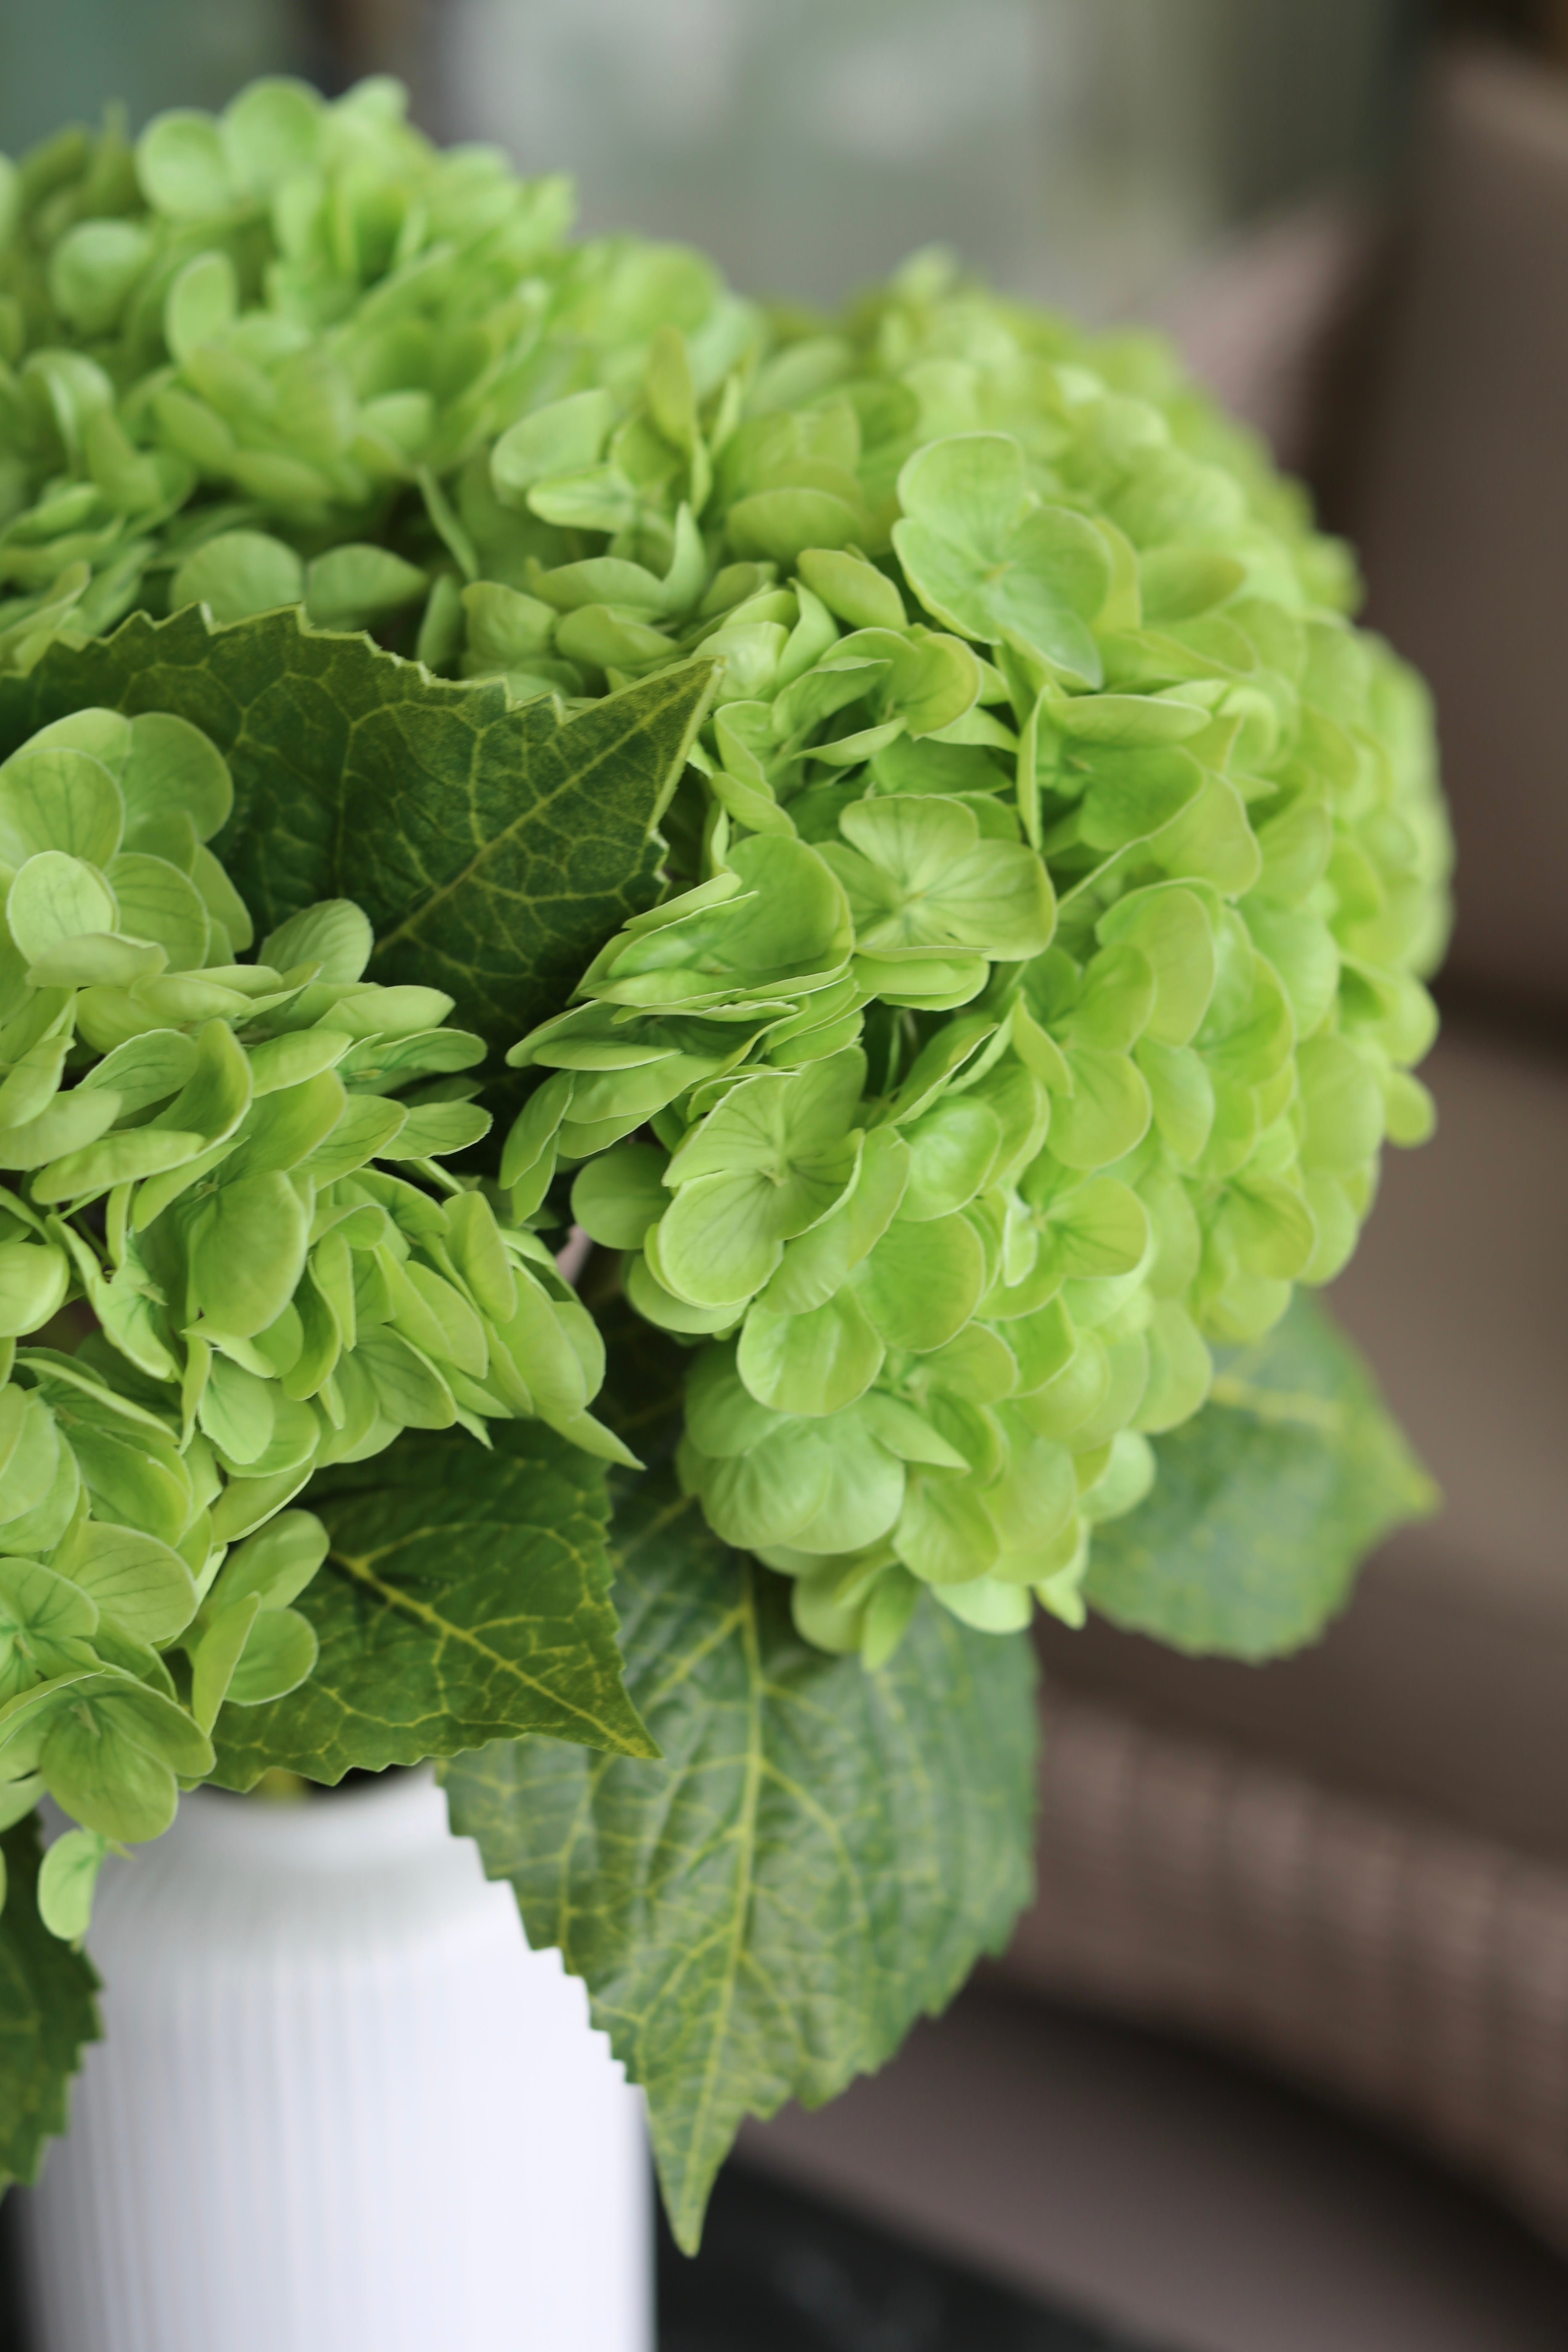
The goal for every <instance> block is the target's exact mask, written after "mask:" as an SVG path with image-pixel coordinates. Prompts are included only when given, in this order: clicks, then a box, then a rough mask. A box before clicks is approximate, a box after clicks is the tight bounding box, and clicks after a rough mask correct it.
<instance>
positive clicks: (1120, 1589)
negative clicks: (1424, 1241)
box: [1085, 1297, 1438, 1659]
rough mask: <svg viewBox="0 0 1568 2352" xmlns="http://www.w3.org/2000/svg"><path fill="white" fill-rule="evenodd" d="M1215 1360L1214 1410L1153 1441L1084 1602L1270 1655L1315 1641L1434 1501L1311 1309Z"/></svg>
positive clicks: (1212, 1648)
mask: <svg viewBox="0 0 1568 2352" xmlns="http://www.w3.org/2000/svg"><path fill="white" fill-rule="evenodd" d="M1215 1361H1216V1367H1217V1370H1216V1376H1215V1385H1214V1391H1213V1395H1212V1398H1211V1401H1210V1402H1209V1403H1208V1404H1206V1405H1205V1408H1204V1410H1203V1411H1202V1412H1200V1413H1199V1414H1198V1415H1197V1416H1196V1418H1195V1419H1194V1420H1193V1421H1190V1422H1187V1423H1185V1424H1184V1426H1183V1427H1182V1428H1180V1429H1176V1430H1173V1431H1172V1432H1171V1433H1170V1434H1169V1436H1166V1437H1160V1438H1156V1439H1155V1440H1154V1451H1155V1453H1156V1454H1158V1456H1159V1465H1160V1467H1159V1475H1158V1477H1157V1478H1156V1480H1155V1482H1154V1486H1153V1490H1152V1493H1151V1495H1150V1496H1149V1498H1148V1500H1147V1502H1145V1503H1142V1504H1141V1505H1140V1507H1139V1508H1138V1509H1137V1510H1136V1511H1133V1512H1132V1513H1131V1514H1130V1516H1129V1517H1127V1518H1125V1519H1114V1520H1112V1521H1111V1522H1110V1524H1109V1525H1108V1526H1106V1527H1103V1528H1099V1529H1098V1530H1097V1531H1096V1534H1095V1538H1094V1553H1093V1558H1092V1559H1091V1561H1090V1565H1089V1580H1088V1583H1087V1585H1086V1587H1085V1591H1086V1592H1087V1595H1088V1598H1089V1601H1090V1603H1091V1604H1092V1606H1093V1607H1094V1608H1096V1609H1098V1610H1100V1612H1101V1613H1102V1614H1103V1615H1105V1616H1107V1617H1109V1618H1110V1619H1112V1620H1113V1621H1114V1622H1115V1623H1117V1624H1118V1625H1123V1626H1126V1627H1128V1628H1130V1629H1132V1630H1135V1631H1136V1632H1138V1633H1152V1634H1153V1635H1154V1636H1155V1638H1156V1639H1157V1640H1159V1641H1162V1642H1168V1643H1172V1644H1173V1647H1175V1648H1176V1649H1179V1650H1186V1651H1189V1652H1191V1653H1194V1654H1198V1653H1217V1654H1220V1655H1223V1656H1226V1657H1233V1658H1253V1659H1257V1658H1271V1657H1277V1656H1279V1654H1281V1652H1283V1651H1286V1650H1293V1649H1297V1648H1299V1647H1300V1644H1301V1643H1304V1642H1310V1641H1312V1640H1314V1639H1315V1638H1316V1636H1317V1635H1318V1634H1319V1633H1321V1632H1322V1629H1323V1627H1324V1625H1325V1624H1326V1623H1327V1622H1328V1621H1329V1619H1330V1618H1331V1617H1332V1616H1333V1615H1334V1614H1335V1613H1336V1612H1337V1611H1339V1610H1340V1609H1341V1608H1342V1606H1343V1605H1344V1602H1345V1601H1346V1600H1347V1599H1348V1598H1349V1595H1350V1590H1351V1585H1352V1580H1353V1579H1354V1576H1355V1572H1356V1570H1357V1568H1358V1567H1359V1566H1360V1564H1361V1562H1362V1560H1363V1559H1364V1558H1365V1557H1366V1554H1367V1553H1368V1552H1369V1551H1370V1550H1371V1549H1372V1548H1373V1545H1374V1544H1376V1543H1378V1542H1379V1541H1380V1540H1381V1539H1382V1538H1383V1537H1384V1536H1385V1535H1387V1534H1388V1533H1389V1531H1390V1530H1391V1529H1392V1528H1395V1527H1398V1526H1399V1525H1401V1523H1402V1522H1403V1521H1405V1520H1406V1519H1417V1518H1423V1517H1426V1516H1427V1515H1428V1514H1429V1513H1430V1512H1432V1511H1434V1510H1435V1509H1436V1507H1437V1502H1438V1496H1437V1492H1436V1487H1435V1486H1433V1484H1432V1481H1431V1480H1430V1478H1428V1477H1427V1475H1426V1472H1425V1471H1424V1470H1423V1468H1422V1467H1421V1465H1420V1463H1419V1462H1418V1461H1417V1460H1416V1458H1415V1454H1413V1452H1412V1451H1411V1448H1410V1446H1409V1444H1407V1442H1406V1440H1405V1436H1404V1434H1403V1433H1402V1432H1401V1431H1400V1429H1399V1427H1398V1426H1397V1424H1396V1423H1394V1420H1393V1419H1392V1417H1391V1416H1390V1414H1389V1412H1388V1410H1387V1408H1386V1406H1385V1405H1384V1402H1383V1400H1382V1398H1381V1397H1380V1396H1379V1394H1378V1392H1377V1389H1376V1387H1375V1385H1374V1383H1373V1379H1372V1375H1371V1374H1370V1372H1369V1371H1368V1370H1367V1368H1366V1366H1365V1365H1364V1364H1363V1361H1362V1360H1361V1358H1360V1356H1359V1355H1358V1354H1357V1353H1356V1351H1355V1349H1353V1348H1352V1346H1351V1344H1350V1342H1349V1341H1348V1340H1347V1339H1344V1338H1343V1337H1342V1334H1341V1333H1340V1332H1339V1331H1338V1330H1336V1328H1334V1326H1333V1324H1332V1323H1331V1321H1330V1320H1329V1318H1328V1317H1327V1316H1326V1315H1325V1314H1324V1312H1323V1310H1322V1309H1321V1307H1317V1306H1314V1305H1313V1304H1312V1302H1311V1301H1310V1299H1309V1298H1304V1297H1298V1298H1297V1300H1296V1302H1295V1304H1294V1305H1293V1306H1292V1307H1291V1308H1290V1311H1289V1314H1288V1315H1287V1316H1286V1318H1285V1319H1284V1321H1283V1322H1282V1323H1280V1324H1279V1326H1278V1328H1276V1329H1275V1330H1273V1331H1271V1332H1269V1333H1268V1337H1267V1338H1266V1339H1259V1340H1258V1341H1256V1342H1255V1343H1254V1344H1253V1345H1252V1346H1250V1347H1247V1348H1237V1349H1222V1350H1220V1351H1218V1353H1217V1354H1216V1359H1215Z"/></svg>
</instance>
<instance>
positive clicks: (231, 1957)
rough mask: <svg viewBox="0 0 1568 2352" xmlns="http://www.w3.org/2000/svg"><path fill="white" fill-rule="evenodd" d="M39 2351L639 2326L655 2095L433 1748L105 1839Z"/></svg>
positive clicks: (26, 2245) (632, 2349)
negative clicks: (542, 1930)
mask: <svg viewBox="0 0 1568 2352" xmlns="http://www.w3.org/2000/svg"><path fill="white" fill-rule="evenodd" d="M89 1948H90V1950H91V1953H92V1958H93V1959H94V1961H95V1963H96V1964H97V1967H98V1969H99V1971H100V1975H101V1976H102V1978H103V1979H104V1985H105V1990H104V1993H103V2016H104V2024H105V2029H106V2039H105V2040H104V2041H103V2042H101V2043H99V2044H97V2045H96V2046H95V2047H93V2048H92V2049H91V2050H89V2053H88V2054H87V2063H86V2066H85V2068H84V2070H83V2074H82V2077H81V2079H80V2081H79V2084H78V2085H77V2089H76V2094H75V2099H74V2103H73V2109H72V2122H71V2129H70V2133H69V2136H68V2137H67V2138H66V2139H65V2140H63V2141H62V2142H60V2143H59V2144H58V2145H57V2146H56V2147H55V2148H54V2149H53V2150H52V2151H51V2153H50V2156H49V2158H48V2162H47V2168H46V2171H45V2176H44V2179H43V2182H42V2184H41V2186H40V2187H39V2188H38V2189H36V2190H35V2191H33V2192H32V2194H31V2195H30V2196H26V2197H24V2198H22V2199H21V2200H19V2201H20V2203H21V2205H22V2208H23V2211H22V2230H21V2246H22V2257H23V2278H24V2284H25V2289H26V2296H27V2301H28V2305H29V2309H30V2314H31V2318H32V2334H33V2344H34V2347H35V2352H651V2346H652V2342H653V2314H652V2293H653V2289H652V2259H651V2226H650V2225H651V2210H650V2192H649V2186H648V2168H647V2145H646V2138H645V2134H644V2128H643V2119H642V2108H641V2099H640V2096H639V2095H638V2094H637V2093H636V2092H635V2091H633V2090H631V2089H629V2088H628V2087H627V2086H626V2082H625V2080H624V2078H623V2076H622V2074H621V2069H620V2067H619V2066H618V2065H617V2064H616V2062H615V2061H614V2059H613V2058H612V2057H611V2055H610V2052H609V2045H608V2043H607V2042H606V2041H605V2038H604V2036H603V2035H602V2034H599V2033H595V2032H592V2031H591V2030H590V2027H589V2024H588V2014H587V2000H586V1996H585V1994H584V1989H583V1987H582V1985H581V1984H580V1983H579V1982H578V1981H577V1980H576V1979H574V1978H572V1977H569V1976H567V1975H566V1973H565V1971H564V1970H563V1968H562V1966H561V1962H560V1958H559V1956H558V1955H557V1954H556V1953H554V1952H552V1951H546V1952H538V1953H533V1952H531V1951H530V1950H529V1949H528V1947H527V1945H526V1944H525V1942H524V1940H523V1937H522V1934H521V1928H520V1926H519V1922H518V1916H517V1906H516V1905H515V1903H514V1901H513V1899H512V1896H511V1893H510V1889H509V1888H507V1887H506V1886H504V1885H489V1884H488V1883H487V1882H486V1880H485V1878H484V1875H483V1874H482V1872H481V1870H480V1866H479V1852H478V1849H477V1848H476V1847H475V1846H474V1845H473V1844H472V1843H471V1842H470V1841H469V1840H468V1839H466V1838H454V1837H452V1836H451V1835H449V1833H448V1832H447V1817H446V1804H445V1801H444V1800H443V1798H442V1796H441V1794H440V1792H439V1791H438V1790H437V1788H436V1786H435V1784H434V1781H433V1780H432V1778H431V1776H430V1774H429V1773H428V1772H427V1771H424V1772H418V1773H406V1774H397V1775H394V1776H391V1777H389V1778H388V1779H387V1780H384V1781H383V1782H380V1783H378V1784H375V1785H374V1786H370V1785H367V1786H365V1787H363V1788H360V1789H355V1790H347V1791H343V1792H341V1793H340V1794H338V1795H337V1796H335V1797H333V1798H331V1799H312V1800H310V1801H309V1802H306V1803H300V1804H294V1805H289V1804H271V1803H268V1802H266V1801H260V1800H257V1799H248V1800H247V1799H239V1798H234V1797H225V1796H222V1795H219V1794H216V1793H214V1792H212V1791H208V1790H200V1791H198V1792H197V1793H196V1794H195V1796H194V1797H187V1798H186V1799H185V1800H184V1802H183V1803H182V1805H181V1808H180V1813H179V1818H178V1820H177V1821H176V1822H175V1824H174V1828H173V1829H172V1830H171V1831H170V1832H168V1833H167V1835H166V1836H164V1837H163V1838H161V1839H160V1840H159V1841H158V1842H157V1843H156V1844H154V1845H152V1846H149V1847H145V1848H143V1849H142V1851H141V1852H140V1853H138V1854H137V1856H136V1857H135V1859H134V1860H133V1861H130V1862H121V1863H115V1864H110V1865H109V1867H108V1868H107V1869H106V1870H105V1873H104V1875H103V1879H102V1881H101V1883H100V1888H99V1895H98V1902H97V1906H96V1910H95V1915H94V1921H93V1927H92V1933H91V1937H90V1938H89Z"/></svg>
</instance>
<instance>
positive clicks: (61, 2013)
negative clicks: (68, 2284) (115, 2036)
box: [0, 1817, 101, 2189]
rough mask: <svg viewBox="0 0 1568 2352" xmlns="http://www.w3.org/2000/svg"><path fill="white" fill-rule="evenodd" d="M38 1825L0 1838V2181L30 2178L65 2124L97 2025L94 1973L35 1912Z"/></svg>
mask: <svg viewBox="0 0 1568 2352" xmlns="http://www.w3.org/2000/svg"><path fill="white" fill-rule="evenodd" d="M38 1866H39V1853H38V1831H37V1821H36V1820H35V1819H33V1818H31V1817H29V1818H28V1819H27V1820H26V1821H23V1822H17V1823H16V1827H15V1828H13V1829H9V1830H7V1831H6V1832H5V1836H4V1838H0V1886H3V1887H4V1890H5V1908H4V1910H0V2189H5V2187H6V2186H7V2185H8V2184H9V2183H10V2182H11V2181H14V2180H19V2181H24V2182H31V2181H35V2180H36V2179H37V2177H38V2168H39V2164H40V2162H41V2160H42V2157H43V2152H44V2146H45V2143H46V2141H47V2140H49V2139H52V2138H54V2137H58V2134H60V2133H61V2132H63V2131H64V2130H65V2127H66V2121H67V2113H68V2102H69V2097H70V2082H71V2077H72V2075H73V2074H75V2073H76V2071H77V2068H78V2067H79V2065H80V2063H81V2053H82V2051H83V2049H84V2048H85V2046H86V2044H87V2043H88V2042H96V2041H97V2040H98V2038H99V2035H100V2032H101V2028H100V2024H99V2020H98V2007H97V2003H96V2001H95V2000H94V1999H93V1995H94V1994H95V1992H96V1991H97V1990H98V1979H97V1977H96V1976H95V1975H94V1973H93V1970H92V1966H91V1963H90V1962H89V1960H88V1959H87V1958H86V1957H85V1955H84V1954H82V1953H80V1952H73V1951H72V1950H71V1949H70V1948H69V1946H68V1945H66V1944H62V1943H60V1942H58V1940H57V1938H56V1937H53V1936H52V1935H51V1934H50V1933H49V1931H48V1929H47V1927H45V1926H44V1923H43V1921H42V1920H41V1919H40V1917H39V1916H38V1904H37V1883H38Z"/></svg>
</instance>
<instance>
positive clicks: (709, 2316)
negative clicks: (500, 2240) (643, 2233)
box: [658, 2165, 1142, 2352]
mask: <svg viewBox="0 0 1568 2352" xmlns="http://www.w3.org/2000/svg"><path fill="white" fill-rule="evenodd" d="M658 2302H659V2352H978V2347H982V2346H984V2352H1134V2347H1133V2344H1132V2339H1131V2337H1129V2336H1111V2335H1107V2334H1106V2333H1105V2331H1104V2330H1103V2329H1102V2328H1100V2327H1096V2326H1092V2325H1091V2324H1090V2323H1089V2322H1087V2321H1085V2320H1082V2319H1077V2318H1072V2317H1068V2315H1066V2314H1065V2313H1060V2312H1051V2311H1047V2309H1045V2307H1044V2306H1043V2305H1039V2304H1037V2303H1034V2302H1032V2301H1030V2302H1026V2301H1024V2300H1023V2299H1022V2298H1021V2297H1020V2296H1018V2295H1016V2294H1011V2293H1009V2292H1008V2291H1007V2290H1006V2289H1005V2288H1003V2287H998V2286H995V2285H994V2284H992V2283H991V2282H990V2281H988V2280H986V2279H984V2278H983V2277H982V2276H981V2275H980V2274H979V2273H978V2272H975V2271H973V2270H969V2269H966V2268H964V2267H963V2266H961V2265H960V2264H958V2263H951V2262H944V2261H942V2260H941V2259H940V2258H939V2257H937V2256H935V2255H933V2254H931V2253H930V2252H927V2251H925V2250H924V2249H922V2248H921V2247H920V2246H918V2245H916V2244H915V2243H914V2242H913V2241H912V2240H911V2239H909V2238H903V2237H899V2236H897V2235H895V2234H893V2233H892V2232H891V2231H887V2230H882V2229H879V2228H878V2227H877V2226H876V2225H875V2224H874V2223H871V2222H868V2221H860V2220H857V2219H854V2218H852V2217H850V2216H848V2215H847V2214H844V2213H842V2212H837V2211H835V2210H833V2209H832V2208H831V2207H830V2206H828V2205H826V2204H823V2203H821V2202H819V2201H818V2200H817V2199H816V2198H815V2197H805V2196H802V2195H801V2194H800V2193H799V2192H798V2191H797V2190H795V2189H786V2188H784V2187H783V2186H782V2185H781V2184H780V2183H779V2182H777V2181H775V2180H771V2179H767V2178H766V2177H765V2176H763V2174H761V2173H757V2172H753V2171H751V2170H749V2169H748V2168H746V2167H744V2166H742V2165H731V2166H729V2167H727V2168H726V2169H725V2171H724V2173H723V2174H722V2175H721V2179H720V2181H719V2186H718V2188H717V2189H716V2190H715V2192H714V2197H713V2203H712V2207H711V2210H710V2213H709V2217H708V2225H707V2229H706V2231H705V2232H704V2236H703V2242H702V2251H701V2252H700V2255H699V2256H698V2257H697V2259H696V2260H695V2261H688V2260H687V2258H686V2257H685V2256H684V2255H683V2254H682V2253H680V2252H679V2250H678V2249H677V2247H676V2245H675V2243H674V2241H673V2240H672V2239H671V2237H670V2235H669V2232H668V2230H667V2229H666V2228H665V2227H664V2226H663V2223H662V2219H661V2223H660V2231H659V2250H658ZM1140 2352H1142V2347H1140Z"/></svg>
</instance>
